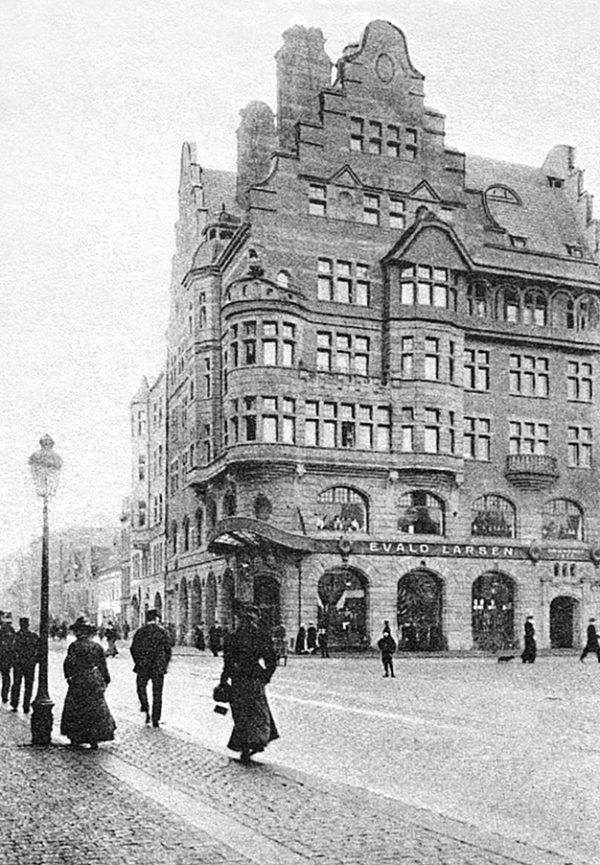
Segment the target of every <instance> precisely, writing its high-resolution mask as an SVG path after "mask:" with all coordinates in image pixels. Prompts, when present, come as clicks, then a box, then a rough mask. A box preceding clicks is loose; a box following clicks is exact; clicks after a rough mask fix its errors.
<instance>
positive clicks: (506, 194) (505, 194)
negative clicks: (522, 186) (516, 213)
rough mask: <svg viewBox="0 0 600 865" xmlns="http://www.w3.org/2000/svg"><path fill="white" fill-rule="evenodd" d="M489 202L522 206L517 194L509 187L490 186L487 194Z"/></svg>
mask: <svg viewBox="0 0 600 865" xmlns="http://www.w3.org/2000/svg"><path fill="white" fill-rule="evenodd" d="M485 197H486V199H487V200H488V201H504V202H506V203H507V204H521V199H520V198H519V196H518V195H517V193H516V192H515V191H514V190H512V189H509V187H508V186H490V187H489V188H488V189H487V190H486V193H485Z"/></svg>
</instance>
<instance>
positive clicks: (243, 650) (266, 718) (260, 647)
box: [221, 602, 279, 764]
mask: <svg viewBox="0 0 600 865" xmlns="http://www.w3.org/2000/svg"><path fill="white" fill-rule="evenodd" d="M235 612H236V615H237V618H238V622H239V624H238V626H237V627H236V628H235V630H234V631H232V632H231V633H230V634H228V635H227V637H226V640H225V645H224V647H223V672H222V673H221V685H222V686H227V685H228V683H231V694H230V703H231V714H232V716H233V731H232V733H231V737H230V739H229V742H228V743H227V747H228V748H230V749H231V750H232V751H239V752H240V760H241V762H242V763H246V764H247V763H249V762H250V758H251V757H252V755H253V754H256V753H257V752H258V751H264V749H265V748H266V746H267V745H268V743H269V742H272V741H273V740H274V739H278V738H279V733H278V732H277V728H276V726H275V722H274V721H273V716H272V715H271V710H270V709H269V704H268V703H267V696H266V693H265V685H267V684H268V683H269V682H270V680H271V677H272V675H273V673H274V672H275V668H276V667H277V657H276V655H275V650H274V648H273V643H272V641H271V638H270V636H269V635H268V634H267V632H266V631H265V630H264V629H263V628H262V627H261V625H260V619H259V614H258V608H257V607H255V606H254V605H253V604H244V603H240V602H238V603H237V604H236V605H235Z"/></svg>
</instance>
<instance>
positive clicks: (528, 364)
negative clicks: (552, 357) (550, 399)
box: [508, 354, 550, 397]
mask: <svg viewBox="0 0 600 865" xmlns="http://www.w3.org/2000/svg"><path fill="white" fill-rule="evenodd" d="M508 375H509V392H510V393H511V394H513V395H516V396H535V397H547V396H548V394H549V393H550V378H549V361H548V358H547V357H534V356H533V355H529V354H525V355H521V354H511V356H510V360H509V374H508Z"/></svg>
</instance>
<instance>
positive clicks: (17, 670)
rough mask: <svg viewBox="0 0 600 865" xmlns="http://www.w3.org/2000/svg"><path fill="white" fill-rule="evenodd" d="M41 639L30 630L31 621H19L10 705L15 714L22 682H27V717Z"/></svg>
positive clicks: (24, 708)
mask: <svg viewBox="0 0 600 865" xmlns="http://www.w3.org/2000/svg"><path fill="white" fill-rule="evenodd" d="M39 651H40V638H39V637H38V635H37V634H34V633H33V632H32V631H30V630H29V619H27V618H25V617H23V618H21V619H19V630H18V631H17V633H16V635H15V649H14V661H13V683H12V689H11V692H10V705H11V707H12V710H13V712H16V711H17V709H18V708H19V700H20V698H21V682H23V680H24V681H25V687H24V693H23V711H24V712H25V714H26V715H27V713H28V712H29V705H30V703H31V692H32V691H33V679H34V677H35V665H36V664H37V662H38V661H39Z"/></svg>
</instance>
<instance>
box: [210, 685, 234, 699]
mask: <svg viewBox="0 0 600 865" xmlns="http://www.w3.org/2000/svg"><path fill="white" fill-rule="evenodd" d="M213 700H214V701H215V703H229V702H231V685H228V684H226V683H225V684H223V683H221V684H220V685H217V687H216V688H215V689H214V691H213Z"/></svg>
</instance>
